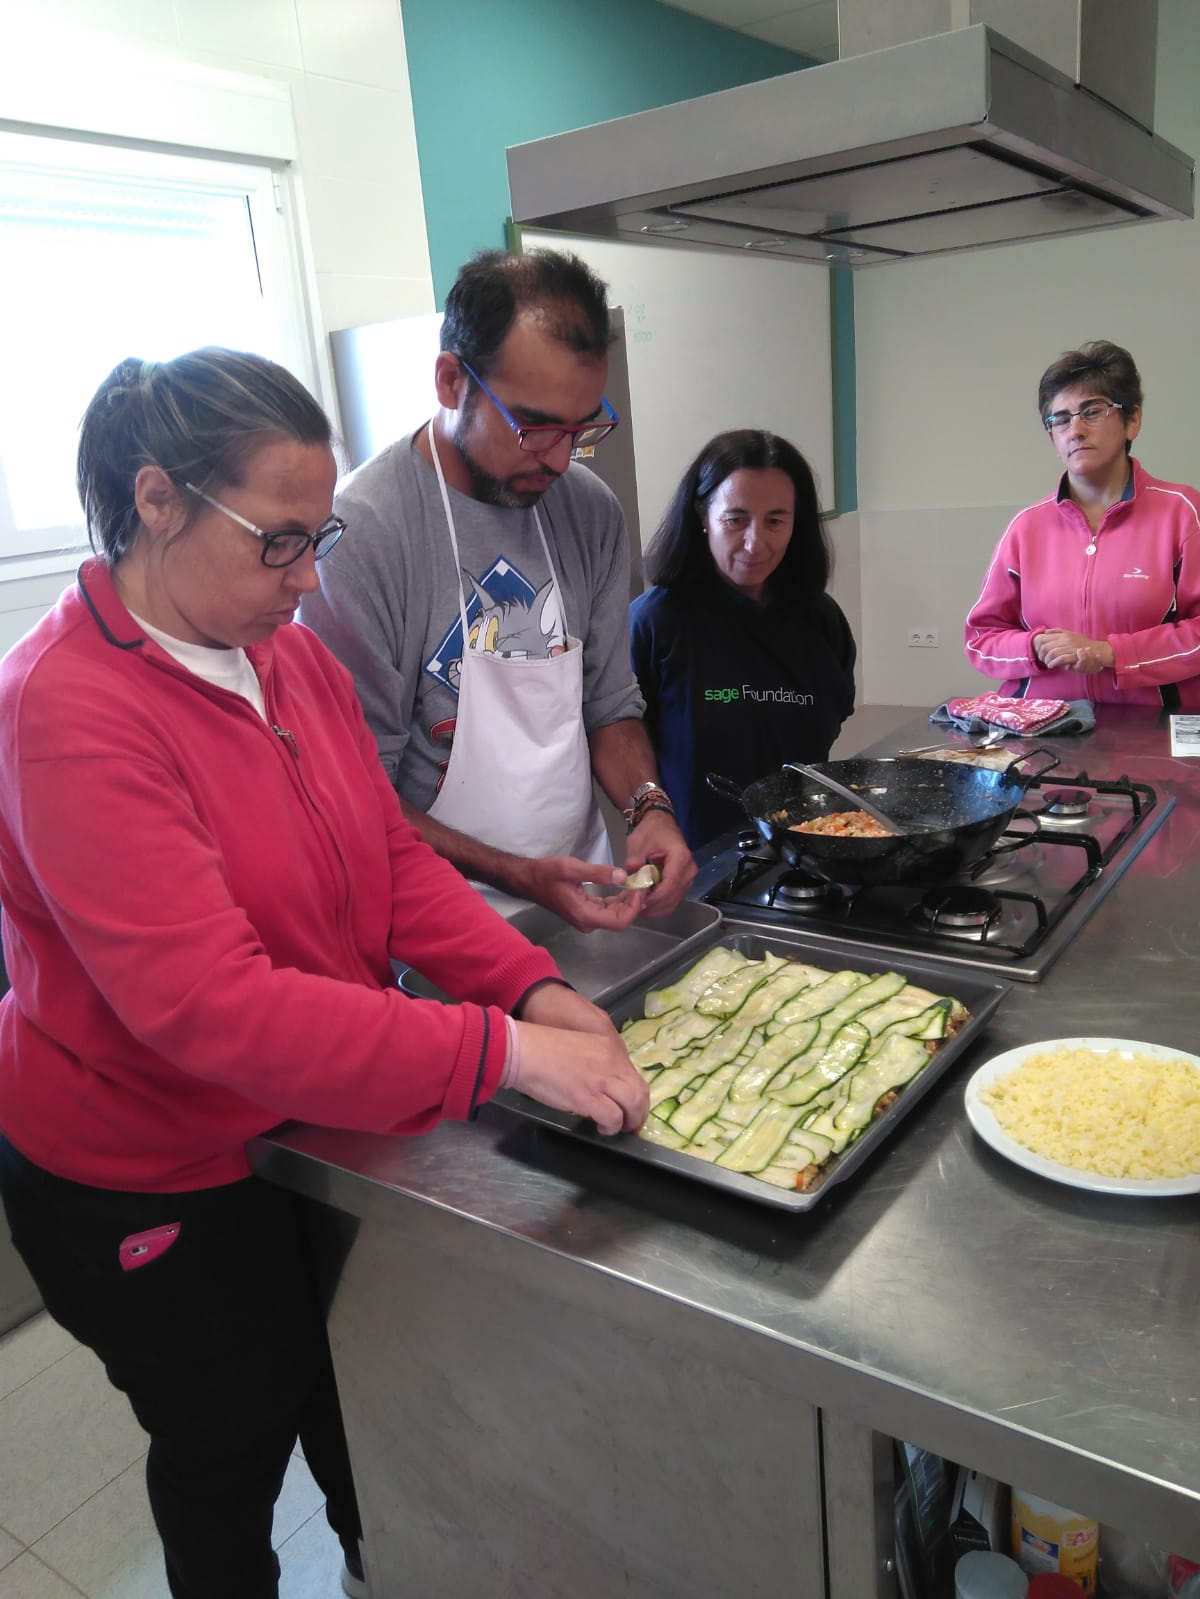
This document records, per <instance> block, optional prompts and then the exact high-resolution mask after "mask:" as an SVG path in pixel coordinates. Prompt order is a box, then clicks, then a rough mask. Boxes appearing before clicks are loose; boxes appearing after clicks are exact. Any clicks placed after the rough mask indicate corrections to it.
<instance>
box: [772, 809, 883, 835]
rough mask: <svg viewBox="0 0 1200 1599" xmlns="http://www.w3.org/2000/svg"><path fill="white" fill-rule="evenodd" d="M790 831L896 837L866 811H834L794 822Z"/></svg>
mask: <svg viewBox="0 0 1200 1599" xmlns="http://www.w3.org/2000/svg"><path fill="white" fill-rule="evenodd" d="M788 831H789V832H790V833H826V834H829V835H831V836H832V837H833V838H895V836H896V835H895V833H893V832H892V831H891V829H890V828H887V827H885V826H884V825H883V823H882V822H880V821H877V820H876V818H875V817H874V816H868V815H867V813H866V811H834V813H833V815H832V816H818V817H817V818H816V819H815V820H814V821H811V822H793V823H792V825H791V826H790V827H789V829H788Z"/></svg>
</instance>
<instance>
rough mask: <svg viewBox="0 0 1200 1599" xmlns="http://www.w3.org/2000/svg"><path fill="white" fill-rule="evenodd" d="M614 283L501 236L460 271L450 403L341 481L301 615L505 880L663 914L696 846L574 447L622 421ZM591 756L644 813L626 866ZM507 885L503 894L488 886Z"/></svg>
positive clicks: (615, 557)
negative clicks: (645, 717)
mask: <svg viewBox="0 0 1200 1599" xmlns="http://www.w3.org/2000/svg"><path fill="white" fill-rule="evenodd" d="M608 337H609V335H608V312H607V306H606V291H605V286H604V284H603V283H601V282H600V280H599V279H598V278H596V277H595V276H594V274H592V273H591V271H590V270H589V269H588V268H587V267H586V266H585V265H584V263H583V262H582V261H580V260H579V259H578V258H577V257H575V256H570V255H564V254H560V253H558V252H554V251H545V252H538V253H536V254H533V255H528V256H509V255H505V254H503V253H502V252H499V251H489V252H484V253H483V254H481V255H479V256H476V257H474V258H473V259H472V260H471V261H470V262H468V263H467V265H466V266H465V267H464V268H463V269H462V271H461V272H460V273H459V276H458V279H457V280H456V282H455V284H454V287H453V288H452V289H451V291H450V294H449V296H448V298H447V301H446V314H445V317H444V320H443V323H442V331H441V353H440V354H439V356H438V357H437V360H436V363H435V367H434V386H435V391H436V398H437V402H438V410H437V412H436V413H435V415H434V417H433V419H432V421H431V422H430V423H429V424H428V426H426V427H423V428H420V429H418V431H417V432H416V433H415V434H412V435H410V436H409V437H407V438H403V439H400V440H397V441H396V442H395V443H394V444H391V445H389V446H388V447H387V448H386V449H384V450H383V451H381V452H380V453H379V454H378V455H376V456H375V457H374V458H373V459H372V460H370V461H368V462H366V463H365V464H364V465H363V466H361V467H360V468H358V470H357V471H355V472H354V473H352V474H351V476H350V477H349V478H348V479H346V481H345V482H344V483H343V484H342V485H341V487H340V489H339V492H338V496H337V500H336V508H337V512H338V515H339V516H341V517H343V518H344V519H345V521H346V523H347V526H348V531H349V536H348V537H347V538H345V539H343V540H342V542H341V544H340V545H339V546H338V548H337V549H336V550H334V551H332V552H331V553H330V555H329V557H328V558H327V559H326V560H324V561H322V563H321V565H320V567H319V568H318V572H319V574H320V578H321V587H320V590H319V591H318V592H316V593H314V594H312V595H310V596H308V597H307V598H306V599H305V601H304V603H303V607H302V611H301V616H302V620H303V621H304V622H305V623H306V624H307V625H308V626H309V627H311V628H313V629H314V631H315V632H317V633H319V634H320V635H321V637H322V638H323V639H324V640H325V642H326V643H327V644H328V645H329V647H330V648H331V649H332V650H333V651H334V653H335V654H336V655H337V656H338V657H339V658H340V659H341V660H342V661H343V662H344V663H345V664H346V666H347V667H348V668H349V669H350V671H351V673H352V674H353V676H354V680H355V684H356V686H357V689H358V693H359V697H360V698H361V700H362V704H363V709H364V711H365V713H366V717H367V721H368V723H369V724H370V726H371V728H372V731H373V732H374V734H375V737H376V739H377V741H378V744H379V751H380V755H381V757H382V759H383V762H384V765H385V767H386V769H387V771H388V774H389V776H390V777H391V779H392V782H393V783H394V784H395V786H396V789H397V792H398V793H399V795H400V799H401V804H402V806H403V807H404V810H405V812H406V813H407V814H408V816H409V817H410V818H411V820H412V821H413V823H414V824H415V825H416V827H417V828H418V829H419V830H420V832H421V833H422V834H423V835H424V836H425V838H426V839H427V840H428V841H429V843H430V844H432V845H433V847H434V848H435V849H437V850H438V852H439V853H440V854H442V855H444V856H445V857H446V858H447V859H448V860H450V861H452V862H453V863H454V864H455V865H456V866H457V867H459V869H460V870H461V871H463V872H464V873H465V874H466V875H467V876H468V877H470V878H472V879H474V880H476V881H478V882H480V883H482V884H485V885H488V886H489V888H490V889H491V890H492V891H493V894H492V897H493V899H494V901H495V902H496V903H497V904H498V905H499V907H500V908H501V909H511V907H512V903H513V898H515V899H516V900H534V901H537V902H538V903H540V904H543V905H546V906H548V907H549V908H550V909H551V910H553V911H556V912H557V913H558V914H559V915H561V916H563V917H565V918H566V919H567V920H568V921H570V922H571V923H572V924H573V925H575V926H577V927H581V928H590V927H624V926H628V925H629V923H630V922H631V921H632V920H633V919H634V918H635V917H636V916H638V915H639V914H641V913H643V912H644V913H645V914H646V915H655V914H660V915H665V914H667V913H668V912H670V911H671V910H673V909H674V908H675V906H676V905H677V904H678V903H679V901H680V899H681V898H682V897H683V894H684V893H685V892H686V890H687V887H688V885H689V884H690V882H691V880H692V877H693V876H694V873H695V866H694V864H693V862H692V859H691V856H690V854H689V852H688V849H687V845H686V844H685V842H684V840H683V837H682V835H681V834H680V832H679V829H678V827H677V826H676V823H675V817H674V813H673V811H672V809H671V804H670V800H669V799H668V797H667V795H666V793H665V791H664V790H663V789H662V788H661V787H659V786H658V781H657V771H656V768H655V762H654V756H653V753H652V750H651V747H650V742H649V739H648V738H647V737H646V734H645V731H644V729H643V727H642V722H641V714H642V711H643V708H644V707H643V704H642V700H641V697H640V694H639V692H638V687H637V683H636V681H635V679H634V677H633V674H632V671H631V669H630V662H629V642H628V611H627V604H628V596H629V550H628V541H627V537H626V532H625V525H624V520H623V518H622V515H621V511H620V507H619V506H618V504H617V501H616V499H615V498H614V496H613V495H612V494H611V493H610V491H609V490H608V489H607V488H606V487H605V486H604V484H602V483H601V482H600V480H599V479H598V478H597V477H595V476H594V475H593V474H592V473H591V472H589V471H588V470H587V468H586V467H582V466H579V465H577V464H572V463H571V454H572V450H573V449H575V448H577V447H579V446H580V445H584V446H588V445H591V446H593V447H594V446H596V445H599V444H600V443H601V441H602V439H603V438H604V437H605V436H606V434H607V433H608V432H610V431H611V430H612V428H613V427H614V426H615V425H616V423H617V420H618V419H617V418H616V416H615V414H614V413H613V411H612V408H611V407H610V406H609V404H608V402H607V400H606V399H605V398H604V384H605V380H606V378H607V375H608ZM593 776H594V777H595V778H596V779H597V780H598V781H599V784H600V786H601V787H602V788H603V789H604V791H605V792H606V793H607V794H608V796H609V798H610V799H611V800H612V801H613V803H614V804H615V805H617V806H618V807H620V808H621V809H622V810H623V811H624V812H625V813H626V817H627V821H628V822H629V827H630V831H629V834H628V837H627V840H626V847H625V863H624V866H625V868H627V869H628V870H629V871H630V872H633V871H636V870H638V869H640V868H641V867H643V866H644V865H646V864H652V865H654V866H655V867H657V868H658V870H659V872H660V873H661V881H659V883H658V884H657V886H656V887H654V888H653V889H651V890H649V891H648V892H647V891H645V890H638V891H634V890H630V891H627V892H625V893H622V894H620V895H617V896H610V897H600V896H596V895H593V894H590V893H588V892H587V891H586V890H585V889H584V887H583V885H584V884H586V883H596V884H603V885H616V886H620V885H621V884H622V883H623V882H624V880H625V871H624V870H623V869H621V868H619V867H614V866H612V864H611V858H612V857H611V850H610V848H609V844H608V837H607V832H606V829H605V827H604V824H603V820H602V818H601V816H600V812H599V809H598V807H597V805H596V802H595V798H594V794H593V783H592V779H593ZM496 890H499V891H500V892H499V894H496V893H495V892H494V891H496Z"/></svg>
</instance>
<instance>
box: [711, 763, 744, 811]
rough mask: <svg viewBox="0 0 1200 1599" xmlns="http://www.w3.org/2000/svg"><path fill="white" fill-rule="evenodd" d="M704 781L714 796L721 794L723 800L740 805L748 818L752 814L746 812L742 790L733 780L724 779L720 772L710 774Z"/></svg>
mask: <svg viewBox="0 0 1200 1599" xmlns="http://www.w3.org/2000/svg"><path fill="white" fill-rule="evenodd" d="M704 781H705V782H706V783H707V784H708V786H709V788H711V789H712V791H713V793H714V794H719V795H720V796H721V798H722V799H727V800H732V801H733V803H734V804H735V805H740V806H741V808H742V810H743V811H746V814H747V816H748V815H749V814H750V813H749V811H747V810H746V802H745V800H744V799H743V798H742V791H741V789H740V788H739V787H738V785H737V784H736V783H735V782H734V781H733V780H732V779H731V778H728V777H722V776H721V774H720V773H719V772H709V774H708V776H707V777H706V778H705V779H704Z"/></svg>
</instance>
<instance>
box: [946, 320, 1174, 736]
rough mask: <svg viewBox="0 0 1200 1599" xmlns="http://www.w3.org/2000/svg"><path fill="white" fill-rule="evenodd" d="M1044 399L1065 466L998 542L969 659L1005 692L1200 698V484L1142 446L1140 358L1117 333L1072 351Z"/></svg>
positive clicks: (1122, 699) (1170, 701) (1149, 700)
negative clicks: (1157, 465) (1148, 458)
mask: <svg viewBox="0 0 1200 1599" xmlns="http://www.w3.org/2000/svg"><path fill="white" fill-rule="evenodd" d="M1038 409H1039V411H1040V413H1041V417H1042V425H1043V426H1044V427H1045V429H1046V431H1047V433H1048V434H1049V435H1050V440H1051V443H1052V444H1053V445H1054V449H1055V451H1056V453H1057V454H1058V457H1059V460H1060V461H1061V462H1062V464H1063V467H1064V468H1065V470H1064V472H1063V475H1062V478H1061V480H1060V482H1059V485H1058V489H1057V491H1056V492H1055V493H1054V494H1052V495H1050V496H1049V498H1048V499H1045V500H1040V501H1039V502H1038V503H1037V504H1036V505H1031V506H1030V507H1029V508H1028V509H1027V510H1024V511H1022V512H1021V513H1020V514H1019V515H1018V516H1017V517H1015V518H1014V519H1013V521H1012V522H1011V523H1010V525H1009V527H1008V529H1007V531H1006V532H1005V534H1004V537H1003V538H1002V539H1001V540H1000V543H999V544H998V545H997V547H996V553H995V554H994V555H993V557H992V563H991V565H990V566H989V568H988V571H987V576H986V577H985V578H984V582H983V591H982V593H981V594H980V596H979V599H978V600H977V601H976V602H975V605H974V606H973V607H972V609H971V612H970V615H969V616H968V617H967V623H966V630H965V644H966V652H967V659H968V660H969V661H970V663H971V665H972V666H974V667H975V668H977V670H978V671H980V672H982V673H983V674H984V675H985V676H986V677H991V678H1001V679H1003V680H1004V681H1003V683H1002V687H1001V693H1003V694H1012V695H1018V696H1021V697H1026V696H1028V697H1030V698H1050V699H1064V700H1092V701H1094V702H1095V703H1098V704H1104V703H1116V704H1123V705H1156V706H1165V707H1167V708H1168V709H1170V710H1180V709H1182V710H1195V709H1198V708H1200V496H1198V495H1197V493H1196V490H1195V489H1191V488H1187V487H1185V486H1184V485H1182V484H1178V483H1162V482H1160V481H1159V480H1158V479H1157V478H1152V477H1151V476H1150V475H1149V473H1147V472H1145V471H1144V470H1143V469H1142V467H1141V465H1140V464H1139V462H1137V461H1135V460H1134V459H1133V458H1132V455H1131V453H1130V452H1131V449H1132V445H1133V441H1134V439H1135V438H1137V436H1138V433H1139V431H1140V430H1141V425H1142V384H1141V378H1140V377H1139V375H1138V370H1137V367H1136V366H1135V365H1134V362H1133V357H1132V356H1131V355H1130V354H1129V352H1128V351H1127V350H1123V349H1121V347H1120V346H1119V345H1116V344H1110V343H1108V342H1107V341H1106V340H1098V341H1096V342H1094V343H1091V344H1085V345H1083V346H1082V348H1081V349H1078V350H1068V351H1067V352H1066V354H1064V355H1061V356H1059V358H1058V360H1057V361H1055V362H1053V363H1052V365H1050V366H1049V367H1047V369H1046V371H1045V372H1044V373H1043V375H1042V380H1041V383H1040V384H1039V385H1038Z"/></svg>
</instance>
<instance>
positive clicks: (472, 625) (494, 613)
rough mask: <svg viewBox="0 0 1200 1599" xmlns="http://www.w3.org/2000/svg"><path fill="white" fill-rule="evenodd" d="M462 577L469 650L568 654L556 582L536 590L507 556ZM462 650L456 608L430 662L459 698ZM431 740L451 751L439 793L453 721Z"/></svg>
mask: <svg viewBox="0 0 1200 1599" xmlns="http://www.w3.org/2000/svg"><path fill="white" fill-rule="evenodd" d="M462 575H463V577H464V579H465V580H466V583H467V585H468V587H469V589H470V593H469V594H468V596H467V602H466V613H467V639H466V644H465V647H466V648H467V649H469V650H478V651H480V652H482V653H484V654H487V655H500V656H504V657H507V658H509V659H513V658H520V659H522V660H529V659H535V660H536V659H542V658H544V657H546V656H551V655H561V654H562V653H563V652H564V651H565V649H566V647H567V624H566V618H565V616H564V615H563V611H562V603H561V600H560V597H559V592H558V589H557V587H556V586H555V583H554V580H553V578H551V579H549V580H548V581H547V582H546V583H544V584H543V585H542V587H541V588H540V589H535V588H534V586H533V584H532V583H531V582H530V581H529V579H528V578H526V577H525V576H524V574H523V573H522V572H520V571H519V570H518V569H517V568H516V567H514V566H512V565H511V564H510V563H509V562H508V561H506V560H505V559H504V557H503V556H501V557H500V558H499V559H498V560H496V561H495V562H494V563H493V565H492V566H491V567H489V568H488V570H487V571H486V572H485V573H484V575H483V577H482V578H475V577H473V576H472V575H471V573H470V572H466V571H464V572H463V574H462ZM463 649H464V642H463V636H462V617H461V616H460V615H459V614H458V610H457V608H456V609H455V614H454V620H453V622H452V623H451V625H450V627H449V628H447V630H446V632H445V633H444V634H443V636H442V638H441V640H440V642H439V643H438V647H437V649H436V650H434V652H433V654H432V655H431V656H430V657H429V659H428V660H427V661H426V662H425V670H426V671H427V672H428V673H429V674H430V676H431V677H434V678H436V679H437V681H438V682H439V683H441V684H443V685H444V686H445V687H446V688H448V689H449V690H450V691H451V693H453V694H457V693H458V686H459V681H460V679H461V677H462V656H463ZM429 735H430V738H431V739H433V740H434V741H435V742H436V743H439V744H443V745H445V746H446V750H447V754H446V759H445V760H444V761H443V762H442V763H441V771H440V773H439V775H438V783H437V786H438V789H439V790H440V789H441V786H442V782H443V780H444V779H445V776H446V768H447V767H448V766H449V764H450V755H449V746H450V745H451V743H452V742H453V739H454V719H453V718H452V717H451V718H443V719H441V720H439V721H438V722H436V723H434V724H433V725H432V726H431V727H430V729H429Z"/></svg>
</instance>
